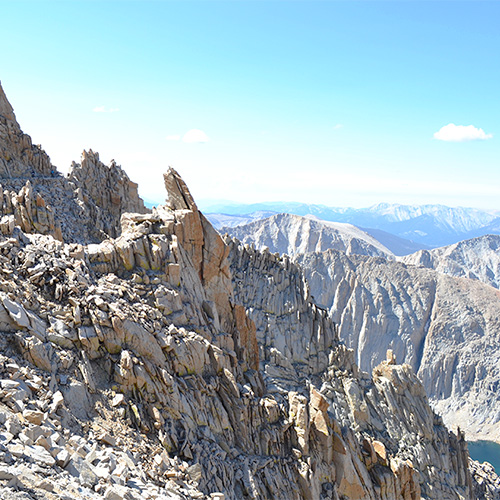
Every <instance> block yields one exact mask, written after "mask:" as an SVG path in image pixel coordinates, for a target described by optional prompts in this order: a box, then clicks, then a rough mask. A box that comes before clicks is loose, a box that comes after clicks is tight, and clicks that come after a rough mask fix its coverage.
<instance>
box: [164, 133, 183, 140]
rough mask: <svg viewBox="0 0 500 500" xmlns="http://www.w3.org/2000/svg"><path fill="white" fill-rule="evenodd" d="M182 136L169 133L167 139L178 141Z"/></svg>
mask: <svg viewBox="0 0 500 500" xmlns="http://www.w3.org/2000/svg"><path fill="white" fill-rule="evenodd" d="M180 138H181V136H180V135H179V134H175V135H167V141H178V140H180Z"/></svg>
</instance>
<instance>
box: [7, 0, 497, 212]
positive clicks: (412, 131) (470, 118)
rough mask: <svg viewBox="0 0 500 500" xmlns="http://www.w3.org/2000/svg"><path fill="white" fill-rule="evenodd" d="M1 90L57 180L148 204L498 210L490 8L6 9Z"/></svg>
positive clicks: (140, 4)
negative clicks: (106, 170)
mask: <svg viewBox="0 0 500 500" xmlns="http://www.w3.org/2000/svg"><path fill="white" fill-rule="evenodd" d="M0 13H1V18H2V22H1V29H0V47H2V50H1V51H0V81H1V82H2V86H3V88H4V91H5V93H6V95H7V97H8V99H9V101H10V103H11V104H12V106H13V107H14V110H15V113H16V116H17V119H18V121H19V123H20V125H21V127H22V129H23V130H24V131H25V132H26V133H28V134H30V135H31V136H32V139H33V142H34V143H36V144H41V145H42V146H43V148H44V149H45V151H46V152H47V153H48V154H49V155H50V157H51V159H52V162H53V163H54V164H55V165H56V166H57V168H58V169H59V170H60V171H62V172H67V171H68V169H69V167H70V165H71V162H72V161H76V162H79V161H80V156H81V152H82V151H83V150H84V149H86V150H88V149H92V150H94V151H98V152H99V153H100V157H101V160H102V161H103V162H104V163H106V164H108V163H109V162H110V160H111V159H114V160H116V162H117V163H118V164H120V165H121V166H122V167H123V168H124V169H125V171H126V172H127V173H128V175H129V176H130V178H131V179H132V180H134V181H135V182H138V184H139V192H140V194H141V196H142V197H143V198H145V199H146V200H148V201H153V202H156V203H160V202H162V201H163V200H164V199H165V196H166V195H165V191H164V187H163V179H162V173H163V172H165V171H166V169H167V168H168V166H172V167H174V168H175V169H176V170H178V172H179V173H180V174H181V176H182V177H183V178H184V180H185V181H186V183H187V184H188V186H189V187H190V189H191V191H192V193H193V195H194V197H195V199H197V200H201V205H203V203H208V201H207V200H232V201H236V202H241V203H253V202H263V201H298V202H305V203H319V204H323V205H327V206H352V207H366V206H370V205H372V204H375V203H379V202H388V203H402V204H426V203H441V204H444V205H449V206H470V207H478V208H487V209H497V210H498V209H500V30H499V29H498V23H499V20H500V2H497V1H496V0H492V1H478V0H475V1H453V0H447V1H442V2H441V1H434V0H423V1H418V2H417V1H415V2H414V1H406V0H401V1H397V0H392V1H385V2H378V1H373V0H365V1H362V0H344V1H335V0H332V1H325V0H323V1H321V0H317V1H311V0H308V1H299V0H293V1H283V0H281V1H278V0H276V1H266V0H253V1H245V0H232V1H230V0H228V1H211V0H204V1H194V0H193V1H191V0H183V1H173V0H165V1H162V0H155V1H147V0H140V1H125V0H123V1H118V0H115V1H97V0H87V1H80V0H60V1H45V0H36V1H35V0H33V1H25V0H0Z"/></svg>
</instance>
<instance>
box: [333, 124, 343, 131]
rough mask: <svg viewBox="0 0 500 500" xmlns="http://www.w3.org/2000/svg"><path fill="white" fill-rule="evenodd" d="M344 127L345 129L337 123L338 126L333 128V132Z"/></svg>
mask: <svg viewBox="0 0 500 500" xmlns="http://www.w3.org/2000/svg"><path fill="white" fill-rule="evenodd" d="M343 127H344V125H342V124H341V123H337V125H335V126H334V127H333V130H339V129H341V128H343Z"/></svg>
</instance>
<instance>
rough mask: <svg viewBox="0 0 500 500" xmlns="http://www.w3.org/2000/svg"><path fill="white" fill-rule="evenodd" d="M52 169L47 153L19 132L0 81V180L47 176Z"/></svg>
mask: <svg viewBox="0 0 500 500" xmlns="http://www.w3.org/2000/svg"><path fill="white" fill-rule="evenodd" d="M52 170H53V167H52V165H51V163H50V158H49V157H48V155H47V153H45V151H44V150H43V149H42V148H41V147H40V146H36V145H34V144H32V142H31V137H30V136H29V135H26V134H24V133H23V132H22V130H21V127H20V126H19V124H18V123H17V120H16V116H15V114H14V110H13V108H12V106H11V105H10V103H9V101H8V100H7V97H6V96H5V93H4V91H3V89H2V85H1V84H0V182H3V179H11V178H19V177H20V178H23V179H30V178H32V177H36V176H48V175H51V173H52Z"/></svg>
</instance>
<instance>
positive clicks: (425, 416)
mask: <svg viewBox="0 0 500 500" xmlns="http://www.w3.org/2000/svg"><path fill="white" fill-rule="evenodd" d="M1 95H2V90H1V87H0V96H1ZM3 120H5V121H7V119H6V118H5V117H3V116H0V142H1V141H3V140H4V138H5V136H4V135H2V133H1V132H3V130H4V129H2V126H3V125H5V122H4V121H3ZM14 132H15V133H14V135H13V136H7V137H8V139H15V138H17V137H21V136H20V135H19V131H17V130H15V131H14ZM11 142H12V141H11ZM9 144H10V142H8V141H7V142H6V143H5V142H4V143H0V146H3V145H6V148H5V149H4V150H3V151H7V153H8V152H9V151H8V148H9ZM26 144H28V143H27V142H26ZM26 150H27V151H28V153H27V154H28V156H26V157H23V156H22V154H21V156H20V157H15V158H14V159H12V158H11V157H9V158H5V157H4V160H5V162H4V164H5V165H6V166H7V167H9V166H14V163H15V162H18V164H19V168H25V169H26V172H28V173H29V172H30V169H32V168H34V167H33V166H32V165H31V164H30V162H31V160H32V158H34V157H31V156H29V148H28V147H27V148H26ZM13 153H14V151H13ZM21 153H22V150H21ZM23 161H24V163H23ZM9 162H10V163H9ZM81 169H82V170H84V172H80V169H79V168H78V169H77V173H81V174H82V176H81V177H80V176H79V175H77V173H75V176H74V179H73V180H71V181H64V182H61V181H57V182H54V180H53V178H52V173H51V175H50V176H41V175H33V173H31V174H30V175H29V177H30V179H29V183H28V184H26V183H25V182H26V179H23V178H16V179H14V178H10V177H9V178H6V179H5V182H6V183H14V184H15V183H20V182H23V183H24V184H23V187H22V190H24V191H23V192H22V193H21V194H22V196H21V195H17V194H15V193H14V192H13V191H12V192H8V193H7V194H5V192H4V198H5V204H4V205H3V206H2V210H5V212H4V213H3V214H2V218H1V220H2V221H3V223H2V224H0V227H1V229H2V231H1V234H0V242H1V244H0V261H1V263H2V266H0V272H1V275H2V279H1V280H0V332H1V334H0V359H1V363H0V398H1V401H0V434H1V436H2V438H3V439H2V442H0V496H1V497H2V498H5V499H6V500H28V499H29V500H32V499H47V500H56V499H57V500H60V499H67V498H74V499H78V500H83V499H85V500H100V499H105V500H118V499H120V500H122V499H126V500H143V499H148V500H166V499H168V500H190V499H194V498H196V499H202V500H209V499H218V500H225V499H227V500H240V499H243V498H248V499H264V500H275V499H281V498H287V500H288V499H289V500H306V499H307V500H339V499H342V500H361V499H366V500H368V499H370V500H394V499H395V498H402V499H405V500H418V499H420V498H424V499H429V500H438V499H439V500H460V499H471V500H476V499H479V498H481V499H486V500H490V499H491V500H493V499H498V498H500V479H499V478H498V476H496V475H495V474H494V472H493V471H492V470H491V468H489V467H488V466H487V465H481V464H478V463H477V462H474V461H471V460H470V459H469V456H468V450H467V443H466V442H465V440H464V436H463V433H461V432H460V431H457V432H454V431H453V432H452V431H449V430H448V429H447V428H446V427H445V426H444V424H443V422H442V419H441V418H440V417H439V416H438V415H436V414H435V413H433V411H432V410H431V408H430V406H429V404H428V400H427V396H426V394H425V391H424V388H423V386H422V384H421V383H420V382H419V380H418V379H417V378H416V376H415V374H414V373H413V372H412V370H411V368H410V366H409V365H407V364H406V365H405V364H403V365H398V364H397V363H396V359H395V356H394V354H393V353H392V352H391V351H388V352H387V353H386V358H385V359H384V360H383V361H382V362H381V363H380V364H379V365H378V366H377V367H375V370H374V371H373V372H372V374H371V375H370V374H368V373H365V372H362V371H360V370H359V368H358V366H357V365H356V363H355V361H354V353H353V351H351V350H349V349H348V348H346V346H345V345H344V344H342V343H341V342H340V341H339V339H338V331H337V327H336V326H335V324H334V323H333V321H332V318H331V317H330V316H329V314H328V313H327V312H326V311H324V310H323V309H321V308H319V307H317V306H316V305H315V303H314V301H313V300H312V298H311V295H310V291H309V287H308V284H307V282H306V280H305V278H304V274H303V272H302V270H301V269H300V268H299V267H298V266H297V265H296V264H294V263H293V262H291V261H290V259H289V258H288V257H280V256H278V255H275V254H271V253H269V252H266V251H264V252H258V251H256V250H255V249H253V248H251V247H250V246H248V245H242V244H240V243H239V242H238V241H236V240H233V239H231V238H229V237H225V238H222V237H221V236H220V235H219V234H218V233H217V231H216V230H215V229H214V228H213V227H212V226H211V225H210V223H209V222H208V220H207V219H206V218H205V217H204V216H203V214H202V213H201V212H200V211H199V210H198V207H197V205H196V202H195V201H194V199H193V197H192V196H191V194H190V192H189V190H188V188H187V186H186V184H185V183H184V181H183V180H182V178H181V177H180V176H179V174H178V173H177V172H176V171H175V170H173V169H169V170H168V171H167V172H166V174H165V175H164V183H165V188H166V191H167V194H168V203H167V204H166V205H162V206H159V207H157V208H156V209H153V210H152V211H150V212H149V211H145V212H144V213H131V212H127V211H124V210H125V209H126V208H128V207H137V206H138V207H139V208H142V205H141V203H140V201H139V200H138V199H137V195H136V188H135V187H134V183H132V181H130V179H128V177H126V176H125V175H126V174H124V173H123V174H122V171H121V170H119V169H117V168H116V165H110V166H109V167H106V166H105V165H101V164H99V163H98V159H97V156H96V154H95V153H91V152H90V151H89V152H88V153H87V154H86V156H85V161H82V164H81ZM115 173H116V174H117V176H116V177H115V175H114V174H115ZM35 174H36V172H35ZM55 174H56V176H57V172H55ZM45 177H49V179H45ZM108 181H109V182H108ZM113 181H115V182H116V183H117V186H114V185H113V184H112V182H113ZM2 182H4V180H2ZM54 186H56V187H57V186H64V187H65V188H67V193H63V194H62V195H61V196H60V198H57V189H54ZM42 187H45V188H46V190H45V191H44V194H47V198H49V197H50V196H52V200H53V201H54V200H55V201H58V200H60V201H61V205H60V206H58V205H57V203H55V204H53V206H52V207H51V210H52V212H48V208H49V206H48V204H46V203H45V201H44V202H42V201H41V200H42V197H41V195H40V197H38V198H33V196H32V193H33V192H37V194H39V191H40V192H41V188H42ZM12 189H13V188H12ZM30 189H32V191H30ZM68 200H69V201H68ZM70 202H71V203H73V202H74V203H75V204H76V205H78V207H80V208H81V211H80V212H78V211H75V212H71V211H70V212H64V213H61V210H62V211H64V210H65V208H66V206H69V204H70ZM9 203H10V205H9ZM76 205H75V206H76ZM3 207H5V208H3ZM43 208H45V209H46V211H45V212H44V211H43V210H42V209H43ZM9 210H10V211H12V212H13V213H10V212H9ZM47 213H52V215H53V219H50V221H49V222H53V224H52V226H51V225H50V224H42V222H43V221H44V220H46V219H44V217H46V218H47V217H48V216H47ZM80 214H84V215H85V214H86V215H89V217H93V218H94V221H95V222H94V223H95V225H96V226H97V229H98V231H96V232H92V231H91V228H90V227H89V225H88V223H87V221H84V224H83V227H81V228H80V229H81V231H78V228H77V227H76V226H79V225H80V226H82V220H81V219H80V218H79V217H78V216H79V215H80ZM118 218H119V225H118V226H117V225H116V221H117V219H118ZM35 221H36V222H37V224H38V226H39V227H40V229H39V228H38V227H37V226H36V225H33V224H32V223H33V222H35ZM58 221H59V223H60V227H61V228H62V231H61V235H60V236H61V238H60V239H56V238H54V236H53V235H52V234H51V231H52V229H53V228H54V227H56V225H57V224H56V223H57V222H58ZM63 222H64V223H65V225H64V227H63ZM40 230H42V231H45V232H46V234H44V233H41V232H39V231H40ZM72 230H74V232H72ZM106 231H109V233H106ZM66 238H67V239H66ZM378 258H379V259H380V257H378ZM399 265H402V264H399ZM428 272H429V271H428ZM449 279H452V278H449Z"/></svg>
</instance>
